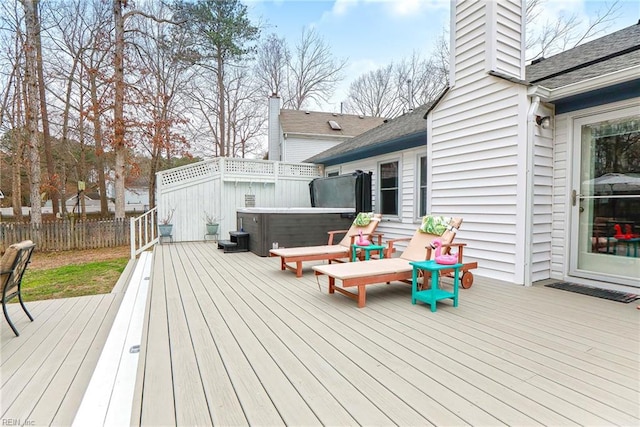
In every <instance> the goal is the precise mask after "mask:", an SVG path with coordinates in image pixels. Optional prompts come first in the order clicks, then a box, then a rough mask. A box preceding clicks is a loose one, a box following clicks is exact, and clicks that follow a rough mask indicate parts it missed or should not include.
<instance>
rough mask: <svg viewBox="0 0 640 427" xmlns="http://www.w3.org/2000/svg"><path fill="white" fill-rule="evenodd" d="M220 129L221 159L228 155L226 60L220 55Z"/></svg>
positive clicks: (218, 73)
mask: <svg viewBox="0 0 640 427" xmlns="http://www.w3.org/2000/svg"><path fill="white" fill-rule="evenodd" d="M217 59H218V70H217V73H216V74H217V77H218V81H217V83H218V128H219V129H220V133H219V140H218V145H219V146H220V157H224V156H225V155H228V154H227V152H226V150H225V148H226V138H225V121H226V120H225V111H224V110H225V102H224V101H225V99H224V98H225V93H224V60H223V58H222V54H220V53H218V58H217Z"/></svg>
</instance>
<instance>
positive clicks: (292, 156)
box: [283, 136, 344, 163]
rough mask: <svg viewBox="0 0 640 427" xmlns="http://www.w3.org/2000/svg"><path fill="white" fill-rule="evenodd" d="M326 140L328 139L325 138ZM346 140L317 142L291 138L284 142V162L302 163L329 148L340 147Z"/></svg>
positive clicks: (310, 139) (308, 139) (309, 139)
mask: <svg viewBox="0 0 640 427" xmlns="http://www.w3.org/2000/svg"><path fill="white" fill-rule="evenodd" d="M324 138H326V137H324ZM343 140H344V139H336V140H335V141H327V140H317V139H312V138H297V137H291V136H289V137H288V138H286V139H285V140H284V158H283V161H286V162H290V163H300V162H303V161H304V160H306V159H308V158H310V157H313V156H315V155H316V154H318V153H321V152H323V151H325V150H328V149H329V148H331V147H333V146H335V145H338V144H339V143H340V142H342V141H343Z"/></svg>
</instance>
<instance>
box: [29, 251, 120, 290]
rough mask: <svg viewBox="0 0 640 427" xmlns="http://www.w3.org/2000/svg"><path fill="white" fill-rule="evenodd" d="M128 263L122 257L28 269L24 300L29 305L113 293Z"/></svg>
mask: <svg viewBox="0 0 640 427" xmlns="http://www.w3.org/2000/svg"><path fill="white" fill-rule="evenodd" d="M128 261H129V258H128V257H122V258H115V259H108V260H104V261H101V260H99V259H96V260H95V261H85V262H80V263H77V264H68V265H61V266H50V267H49V268H27V271H26V272H25V274H24V277H23V279H22V297H23V298H24V300H25V301H36V300H43V299H54V298H70V297H77V296H83V295H95V294H104V293H109V292H111V290H112V289H113V287H114V286H115V284H116V282H117V281H118V278H119V277H120V274H121V273H122V271H123V270H124V268H125V267H126V265H127V262H128ZM58 265H59V264H58Z"/></svg>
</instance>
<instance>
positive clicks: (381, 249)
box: [351, 243, 386, 262]
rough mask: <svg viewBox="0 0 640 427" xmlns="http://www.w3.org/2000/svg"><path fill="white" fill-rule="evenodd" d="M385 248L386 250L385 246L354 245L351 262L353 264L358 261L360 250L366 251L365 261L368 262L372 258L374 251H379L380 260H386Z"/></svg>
mask: <svg viewBox="0 0 640 427" xmlns="http://www.w3.org/2000/svg"><path fill="white" fill-rule="evenodd" d="M385 248H386V246H385V245H374V244H373V243H372V244H370V245H367V246H360V245H358V244H356V243H354V244H353V246H352V248H351V261H352V262H355V261H356V255H357V254H358V249H362V250H363V251H364V259H365V260H368V259H369V258H370V256H371V252H372V251H378V253H379V254H380V259H382V258H384V250H385Z"/></svg>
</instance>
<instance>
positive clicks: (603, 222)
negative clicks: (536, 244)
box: [572, 111, 640, 287]
mask: <svg viewBox="0 0 640 427" xmlns="http://www.w3.org/2000/svg"><path fill="white" fill-rule="evenodd" d="M630 113H631V112H630V111H629V112H628V114H629V115H626V116H625V115H622V117H621V114H620V113H617V114H615V116H616V117H614V116H613V114H611V115H609V117H607V116H606V115H603V116H598V117H595V118H594V117H591V118H585V119H580V120H578V121H576V125H575V128H574V129H575V134H576V135H577V136H579V137H580V147H579V148H580V174H579V184H578V185H576V187H578V186H579V188H580V190H579V194H575V195H574V205H575V206H576V208H577V209H574V214H575V215H577V229H574V231H575V232H577V239H572V241H573V242H574V243H576V242H577V251H576V253H575V254H574V256H573V257H572V274H574V275H578V276H583V277H589V278H594V279H602V280H607V281H612V282H614V283H620V284H626V285H631V286H638V287H640V118H639V117H638V115H637V114H630ZM574 188H575V187H574ZM574 248H575V246H574Z"/></svg>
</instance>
